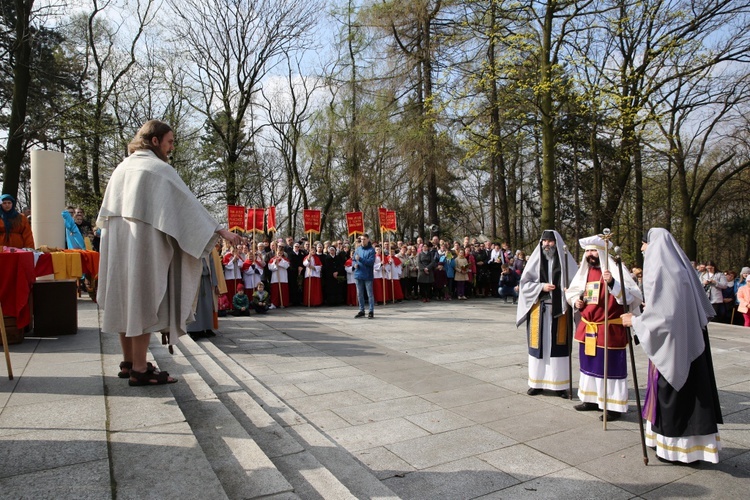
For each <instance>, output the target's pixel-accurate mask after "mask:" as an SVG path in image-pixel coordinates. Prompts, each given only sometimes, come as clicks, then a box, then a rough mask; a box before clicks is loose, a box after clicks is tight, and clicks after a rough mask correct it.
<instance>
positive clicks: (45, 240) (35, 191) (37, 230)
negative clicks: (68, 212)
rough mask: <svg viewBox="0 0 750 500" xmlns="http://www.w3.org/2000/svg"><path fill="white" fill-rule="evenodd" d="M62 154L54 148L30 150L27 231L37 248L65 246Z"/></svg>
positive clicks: (63, 157)
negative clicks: (29, 208) (29, 193)
mask: <svg viewBox="0 0 750 500" xmlns="http://www.w3.org/2000/svg"><path fill="white" fill-rule="evenodd" d="M64 209H65V155H64V154H63V153H60V152H58V151H45V150H41V149H35V150H33V151H32V152H31V231H32V232H33V233H34V243H35V244H36V246H37V248H38V247H40V246H42V245H47V246H51V247H59V248H64V247H65V223H64V221H63V218H62V216H61V215H60V213H61V212H62V211H63V210H64Z"/></svg>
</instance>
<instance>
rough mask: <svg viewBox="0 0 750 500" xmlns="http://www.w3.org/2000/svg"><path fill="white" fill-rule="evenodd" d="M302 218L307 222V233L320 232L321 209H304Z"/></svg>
mask: <svg viewBox="0 0 750 500" xmlns="http://www.w3.org/2000/svg"><path fill="white" fill-rule="evenodd" d="M302 218H303V220H304V223H305V232H306V233H316V234H320V210H308V209H304V210H303V212H302Z"/></svg>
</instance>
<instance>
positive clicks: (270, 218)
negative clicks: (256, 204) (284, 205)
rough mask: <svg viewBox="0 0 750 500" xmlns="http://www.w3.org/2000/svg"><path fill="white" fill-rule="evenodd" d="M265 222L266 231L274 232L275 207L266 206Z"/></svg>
mask: <svg viewBox="0 0 750 500" xmlns="http://www.w3.org/2000/svg"><path fill="white" fill-rule="evenodd" d="M266 222H267V226H268V232H269V233H270V232H271V231H273V232H274V233H275V232H276V207H268V208H267V209H266Z"/></svg>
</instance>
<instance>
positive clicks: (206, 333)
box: [203, 330, 216, 338]
mask: <svg viewBox="0 0 750 500" xmlns="http://www.w3.org/2000/svg"><path fill="white" fill-rule="evenodd" d="M203 336H204V337H206V338H211V337H216V334H215V333H214V331H213V330H204V331H203Z"/></svg>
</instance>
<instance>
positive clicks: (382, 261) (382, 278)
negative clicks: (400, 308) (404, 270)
mask: <svg viewBox="0 0 750 500" xmlns="http://www.w3.org/2000/svg"><path fill="white" fill-rule="evenodd" d="M384 240H385V235H384V233H383V226H380V245H381V247H380V248H381V249H383V250H385V249H384V248H383V247H382V245H383V244H384V243H385V241H384ZM380 255H381V257H380V283H382V285H383V286H382V288H383V305H386V304H388V301H387V300H386V298H385V252H384V251H381V252H380Z"/></svg>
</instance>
